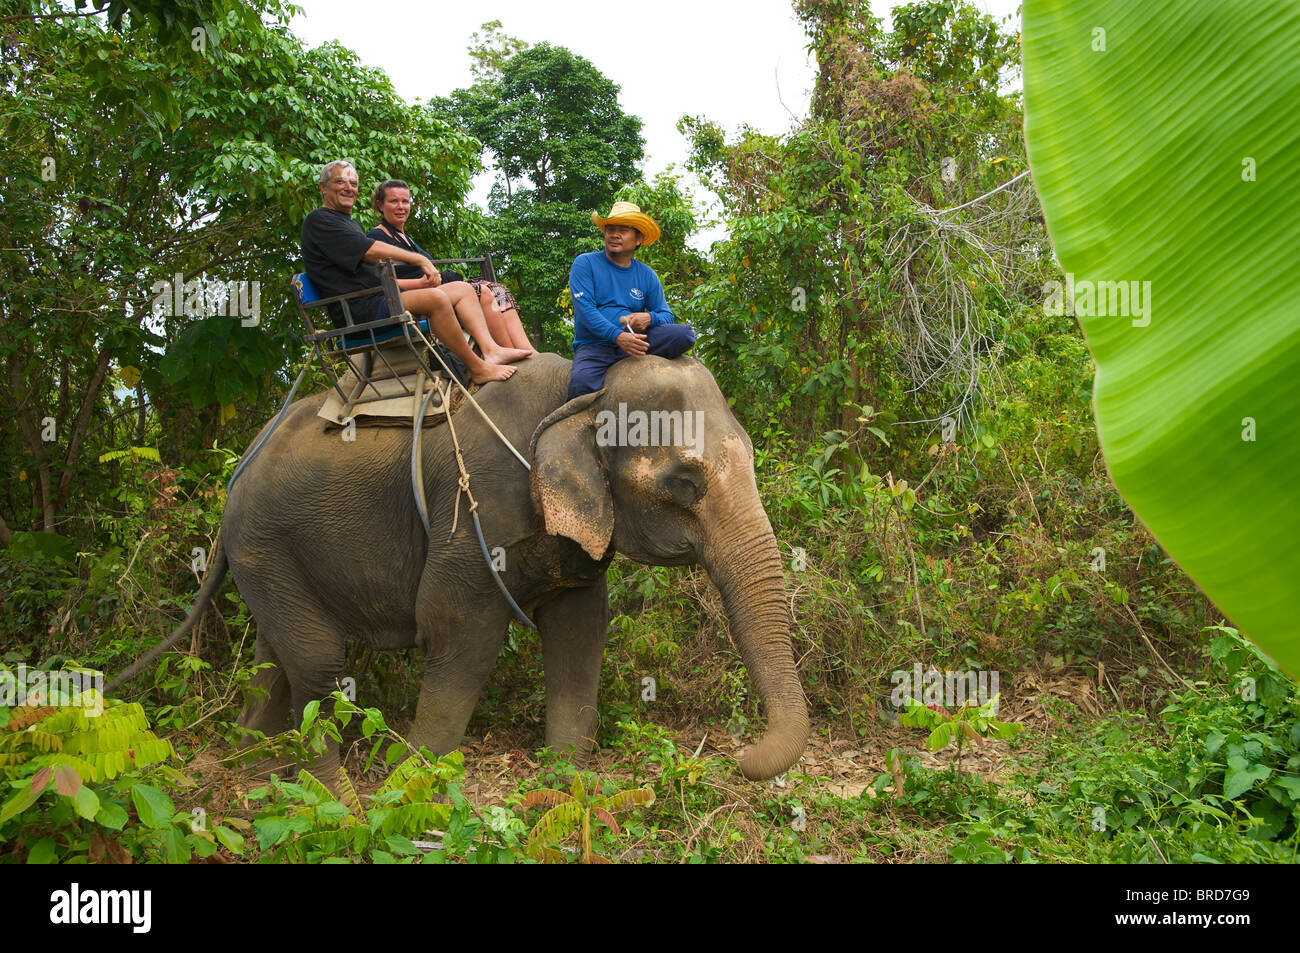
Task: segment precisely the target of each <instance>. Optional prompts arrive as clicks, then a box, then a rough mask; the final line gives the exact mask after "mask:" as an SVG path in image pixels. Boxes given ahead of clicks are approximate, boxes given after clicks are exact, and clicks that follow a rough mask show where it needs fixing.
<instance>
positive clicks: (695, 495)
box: [663, 467, 709, 508]
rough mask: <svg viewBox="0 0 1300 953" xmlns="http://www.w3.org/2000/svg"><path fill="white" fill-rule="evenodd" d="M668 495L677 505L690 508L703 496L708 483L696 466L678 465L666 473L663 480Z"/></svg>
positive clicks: (706, 490)
mask: <svg viewBox="0 0 1300 953" xmlns="http://www.w3.org/2000/svg"><path fill="white" fill-rule="evenodd" d="M663 483H664V488H665V489H666V490H667V491H668V495H669V496H671V497H672V498H673V501H674V502H675V503H677V504H678V505H679V506H684V507H687V508H690V507H692V506H694V505H695V504H696V503H698V502H700V500H701V499H702V498H703V497H704V494H705V493H706V492H708V489H709V485H708V482H707V481H706V479H705V476H704V473H703V472H702V471H701V470H700V469H699V468H698V467H680V468H678V469H675V470H674V471H673V472H671V473H669V474H667V475H666V476H665V477H664V480H663Z"/></svg>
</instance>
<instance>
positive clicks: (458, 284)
mask: <svg viewBox="0 0 1300 953" xmlns="http://www.w3.org/2000/svg"><path fill="white" fill-rule="evenodd" d="M428 290H433V291H441V292H442V293H443V294H445V295H446V296H447V298H448V300H450V301H451V305H452V307H453V308H454V309H455V311H456V318H457V320H459V321H460V323H461V326H462V327H463V328H464V329H465V330H466V331H468V332H469V333H470V334H471V335H472V336H473V338H474V340H475V341H477V342H478V347H479V350H480V351H482V352H483V360H485V361H487V362H488V363H489V364H513V363H514V362H515V361H519V360H523V359H524V358H525V357H528V356H530V355H531V354H532V353H533V352H532V351H529V350H525V349H524V348H517V347H511V346H510V345H508V344H501V343H500V342H499V341H498V340H497V339H496V338H495V337H494V335H493V334H492V332H491V330H490V329H489V328H488V323H487V319H486V318H485V317H484V316H483V308H482V306H481V305H480V304H479V303H478V296H477V295H475V294H474V289H473V288H471V287H470V286H469V285H468V284H467V283H466V282H464V281H449V282H447V283H446V284H444V285H442V286H440V287H438V288H433V289H428ZM506 340H507V341H508V340H509V338H508V337H507V339H506Z"/></svg>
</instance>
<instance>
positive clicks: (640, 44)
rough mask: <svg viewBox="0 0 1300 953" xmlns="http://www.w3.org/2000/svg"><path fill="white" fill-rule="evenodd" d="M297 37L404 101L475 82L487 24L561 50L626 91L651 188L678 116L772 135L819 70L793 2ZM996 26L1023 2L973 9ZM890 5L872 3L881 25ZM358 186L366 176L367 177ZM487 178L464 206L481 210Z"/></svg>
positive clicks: (398, 2)
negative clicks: (367, 69)
mask: <svg viewBox="0 0 1300 953" xmlns="http://www.w3.org/2000/svg"><path fill="white" fill-rule="evenodd" d="M296 2H297V3H298V5H299V6H301V7H302V8H303V9H304V10H305V14H304V15H303V16H300V17H296V18H295V19H294V21H293V24H292V27H293V30H294V32H295V33H297V34H298V35H299V36H300V37H302V38H303V39H304V40H306V41H307V42H308V43H309V44H311V45H313V46H314V45H317V44H319V43H323V42H325V41H327V40H331V39H333V40H338V41H339V42H341V43H343V44H344V45H345V46H348V47H349V48H351V49H353V50H355V51H356V52H357V54H358V55H359V56H360V58H361V60H362V62H364V63H366V64H367V65H369V66H377V67H380V68H382V69H383V70H384V71H385V72H386V73H387V74H388V76H389V78H390V79H391V80H392V81H393V85H394V86H395V87H396V89H397V91H398V93H399V94H400V95H401V96H403V97H405V98H406V99H407V100H408V101H414V100H416V99H429V98H430V97H433V96H441V95H446V94H447V93H450V92H451V91H452V90H453V89H456V88H457V87H460V86H468V85H469V83H470V82H471V76H470V72H469V64H470V60H469V56H468V55H467V54H466V52H465V51H466V49H467V48H468V46H469V38H470V34H471V33H473V32H474V31H475V30H476V29H478V27H479V26H480V25H481V24H483V23H485V22H487V21H489V20H500V21H501V22H502V24H503V27H504V29H505V32H506V33H508V34H509V35H511V36H515V37H518V38H519V39H521V40H526V41H527V42H529V43H541V42H549V43H552V44H555V45H560V46H566V47H568V48H569V49H570V50H572V51H573V52H574V53H577V54H578V55H580V56H584V57H586V58H587V59H589V60H591V62H592V63H594V64H595V65H596V67H597V69H599V70H600V71H601V72H603V73H604V74H605V75H606V76H608V77H609V78H610V79H612V80H613V81H614V82H615V83H617V84H618V85H619V86H620V87H621V88H622V94H621V96H620V102H621V104H622V107H623V109H624V111H625V112H629V113H632V114H633V115H635V116H639V117H640V118H641V120H642V122H643V123H644V129H643V131H642V134H643V135H644V136H645V140H646V160H645V162H644V163H642V166H643V171H644V172H645V173H646V175H647V177H650V176H653V175H654V174H655V173H657V172H659V171H661V170H663V169H664V168H666V167H667V166H668V165H669V164H673V163H675V164H676V165H678V166H679V167H680V166H682V165H683V164H684V162H685V160H686V156H687V143H686V140H685V139H684V138H683V137H682V136H681V135H679V134H678V132H677V129H676V126H677V120H678V119H679V118H680V117H681V116H682V115H683V114H689V115H699V116H705V117H707V118H709V119H712V120H714V121H716V122H718V123H720V124H721V125H722V126H723V128H724V129H726V130H727V131H728V133H729V134H734V132H735V131H736V130H737V129H739V128H740V127H741V126H743V125H745V124H748V125H750V126H753V127H754V128H756V129H759V130H761V131H763V132H766V133H772V134H779V133H782V132H785V131H786V130H787V129H789V128H790V126H791V125H792V123H794V122H795V121H796V120H797V119H802V118H803V117H804V116H805V115H806V114H807V110H808V99H809V96H810V94H811V92H812V85H813V81H814V78H815V75H816V73H815V68H814V64H813V62H812V61H811V58H810V57H809V56H808V54H807V52H806V50H805V47H806V45H807V38H806V37H805V35H804V32H803V29H802V28H801V27H800V25H799V23H798V21H796V20H795V17H794V12H793V7H792V4H791V3H790V0H744V2H738V0H723V2H717V0H657V2H655V3H653V4H649V3H625V4H621V5H615V4H612V3H610V2H609V0H565V2H561V3H547V2H544V0H484V2H481V3H464V4H461V3H457V4H445V3H430V2H428V0H361V2H359V0H296ZM975 4H976V6H978V7H981V8H983V9H985V10H987V11H988V12H989V13H991V14H992V15H993V16H995V17H998V18H1001V17H1002V16H1004V15H1007V14H1014V13H1015V12H1016V10H1017V8H1018V7H1019V4H1020V0H975ZM894 5H895V4H894V3H893V2H890V0H872V8H873V9H874V10H875V12H876V14H877V15H881V14H882V13H883V14H887V13H888V10H889V9H890V8H892V7H893V6H894ZM363 178H364V172H363ZM490 184H491V176H490V175H489V176H483V177H482V178H481V181H480V182H479V183H477V188H476V189H475V192H474V195H473V196H472V198H473V199H474V200H475V201H477V202H478V203H479V204H481V205H482V204H485V202H486V197H487V189H488V186H489V185H490Z"/></svg>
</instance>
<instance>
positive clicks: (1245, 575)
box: [1024, 0, 1300, 677]
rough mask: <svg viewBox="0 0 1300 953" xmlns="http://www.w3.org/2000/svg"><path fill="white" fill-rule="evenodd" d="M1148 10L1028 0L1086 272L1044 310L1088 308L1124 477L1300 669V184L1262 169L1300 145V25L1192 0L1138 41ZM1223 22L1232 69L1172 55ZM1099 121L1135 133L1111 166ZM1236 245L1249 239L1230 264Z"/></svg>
mask: <svg viewBox="0 0 1300 953" xmlns="http://www.w3.org/2000/svg"><path fill="white" fill-rule="evenodd" d="M1129 11H1130V7H1129V5H1128V4H1126V3H1123V2H1117V0H1107V2H1102V3H1097V4H1090V5H1089V7H1088V8H1087V10H1086V12H1085V11H1083V10H1081V9H1080V8H1078V7H1072V6H1069V5H1061V4H1057V3H1052V2H1044V0H1027V2H1026V3H1025V5H1024V24H1025V44H1024V56H1025V91H1026V103H1027V108H1028V112H1027V115H1026V125H1025V132H1026V142H1027V144H1028V146H1029V148H1030V150H1031V151H1032V153H1033V157H1034V179H1035V183H1036V185H1037V187H1038V190H1039V194H1040V196H1041V199H1042V208H1043V214H1044V217H1045V219H1046V221H1047V222H1048V223H1049V225H1050V226H1051V230H1052V239H1053V243H1054V246H1055V250H1056V252H1057V254H1058V256H1059V259H1060V262H1061V264H1062V266H1063V268H1064V269H1065V270H1066V273H1067V275H1068V276H1069V281H1068V282H1067V283H1065V284H1058V285H1057V286H1056V287H1055V289H1051V290H1049V289H1047V288H1045V289H1044V291H1045V293H1046V294H1047V295H1048V298H1047V300H1046V301H1045V302H1044V307H1051V308H1052V309H1054V310H1057V311H1058V312H1060V311H1065V312H1068V313H1070V314H1073V315H1077V317H1078V320H1079V323H1080V325H1081V326H1082V328H1083V331H1084V333H1085V334H1086V335H1087V341H1088V345H1089V347H1090V348H1091V350H1092V353H1093V355H1094V357H1095V358H1096V362H1097V375H1096V386H1095V393H1094V404H1095V407H1096V412H1097V421H1098V433H1099V434H1100V435H1101V438H1102V449H1103V450H1104V451H1105V454H1106V463H1107V468H1108V470H1109V472H1110V475H1111V477H1112V479H1113V480H1114V481H1115V485H1116V487H1117V488H1118V489H1119V491H1120V492H1121V493H1123V494H1124V498H1125V500H1126V501H1127V502H1128V503H1129V504H1130V505H1131V506H1132V507H1133V510H1134V511H1135V512H1136V513H1137V514H1138V515H1139V516H1140V517H1141V518H1142V521H1143V523H1144V524H1145V525H1146V526H1147V527H1148V528H1149V529H1150V530H1151V532H1152V533H1153V534H1154V535H1155V537H1156V538H1157V539H1159V540H1160V542H1161V544H1162V545H1163V546H1164V547H1165V548H1166V549H1167V550H1168V551H1169V553H1170V554H1171V555H1172V556H1174V558H1176V559H1177V560H1178V562H1179V564H1180V565H1181V566H1182V567H1183V569H1184V570H1185V571H1186V572H1187V574H1188V575H1189V576H1191V578H1193V579H1195V580H1196V582H1197V584H1198V585H1199V586H1200V587H1201V588H1202V589H1204V590H1205V592H1206V594H1207V595H1209V596H1210V598H1212V599H1214V600H1215V602H1216V603H1218V604H1219V605H1220V606H1221V607H1222V609H1223V610H1224V611H1225V612H1226V613H1227V614H1228V615H1230V616H1231V617H1232V618H1233V619H1234V620H1235V621H1236V623H1237V624H1238V625H1240V626H1241V628H1242V630H1243V631H1244V632H1246V633H1247V634H1248V635H1249V636H1250V637H1251V638H1253V639H1255V640H1256V641H1257V642H1258V643H1259V644H1260V645H1261V646H1262V647H1263V648H1264V649H1265V650H1266V651H1268V652H1269V653H1270V654H1271V655H1272V656H1273V657H1274V658H1276V659H1277V660H1278V662H1279V663H1281V665H1282V667H1283V668H1284V669H1285V670H1287V671H1288V672H1290V673H1291V675H1292V676H1293V677H1300V628H1297V626H1296V613H1295V602H1294V598H1293V583H1294V580H1295V578H1296V576H1297V574H1300V554H1297V550H1296V547H1295V546H1294V539H1295V531H1296V521H1295V519H1294V517H1293V516H1292V514H1294V513H1296V512H1297V511H1298V510H1300V488H1298V487H1297V484H1296V481H1294V480H1292V479H1290V478H1289V477H1285V476H1282V475H1283V474H1292V473H1295V472H1296V470H1297V469H1298V468H1300V398H1298V397H1297V395H1296V390H1295V388H1294V387H1293V386H1292V385H1291V384H1290V381H1291V380H1293V379H1295V378H1296V376H1297V375H1298V374H1300V349H1297V348H1296V346H1295V338H1294V334H1295V304H1294V302H1295V293H1296V287H1297V284H1298V283H1300V269H1297V267H1296V261H1295V254H1294V249H1295V246H1296V244H1297V242H1298V241H1300V189H1296V188H1295V187H1294V184H1293V183H1291V182H1290V181H1287V182H1286V183H1281V182H1279V183H1277V185H1278V187H1277V188H1272V187H1269V186H1267V185H1264V183H1265V176H1264V175H1263V174H1260V175H1259V176H1258V178H1259V182H1256V178H1257V173H1256V160H1257V159H1258V161H1259V164H1260V165H1261V166H1262V165H1265V164H1272V163H1277V164H1278V166H1279V167H1283V168H1285V167H1289V166H1290V165H1291V164H1293V163H1295V162H1296V161H1300V142H1298V141H1297V140H1296V139H1295V138H1294V137H1292V136H1288V135H1285V134H1284V133H1283V132H1282V125H1283V124H1282V123H1280V122H1279V120H1280V117H1281V113H1280V112H1279V111H1278V110H1279V106H1278V104H1279V103H1281V102H1283V101H1285V100H1286V99H1288V98H1290V97H1292V96H1294V95H1295V93H1296V91H1297V89H1300V73H1297V71H1296V69H1295V66H1294V65H1293V64H1295V63H1296V59H1297V54H1300V36H1298V35H1297V32H1296V31H1295V30H1274V29H1271V28H1270V26H1269V24H1268V22H1267V21H1261V20H1256V19H1251V18H1246V19H1242V18H1239V17H1237V16H1234V12H1233V11H1232V10H1231V9H1229V8H1227V7H1225V6H1224V5H1222V4H1219V3H1216V2H1214V0H1187V2H1185V3H1177V4H1167V5H1163V6H1161V7H1160V22H1161V28H1160V30H1159V32H1158V34H1157V35H1153V36H1152V37H1151V41H1152V42H1150V43H1149V44H1142V46H1143V48H1142V49H1141V50H1140V52H1139V51H1138V50H1137V48H1136V47H1137V46H1138V45H1139V44H1137V43H1133V42H1130V38H1132V37H1136V36H1140V35H1142V31H1141V28H1140V27H1137V26H1136V25H1135V24H1134V23H1133V22H1132V21H1129V22H1126V23H1124V24H1123V25H1119V24H1118V23H1117V22H1116V21H1115V20H1114V19H1109V18H1118V19H1120V20H1123V18H1124V17H1125V16H1126V15H1127V14H1128V13H1129ZM1101 23H1110V24H1112V27H1111V30H1110V32H1109V33H1107V31H1106V30H1105V29H1104V28H1102V27H1100V26H1099V24H1101ZM1210 35H1212V36H1215V37H1216V42H1217V43H1218V44H1219V50H1220V52H1219V54H1218V55H1220V56H1221V57H1222V61H1223V62H1224V63H1225V64H1231V65H1230V68H1229V69H1227V70H1226V71H1223V72H1216V73H1215V74H1214V75H1212V76H1211V75H1209V74H1207V73H1206V72H1205V71H1203V70H1196V69H1189V70H1186V71H1181V72H1180V73H1179V75H1178V76H1177V77H1176V78H1175V79H1172V80H1171V78H1170V76H1169V75H1168V73H1167V71H1165V70H1164V69H1162V68H1160V67H1159V66H1158V65H1157V64H1160V63H1169V62H1179V61H1185V60H1186V59H1187V58H1189V57H1194V56H1195V55H1196V53H1197V51H1198V50H1199V49H1200V48H1201V44H1202V42H1203V38H1204V37H1205V36H1210ZM1076 37H1083V38H1085V39H1084V42H1083V44H1082V45H1081V46H1076V43H1075V38H1076ZM1275 64H1287V66H1286V68H1284V69H1275V68H1274V65H1275ZM1157 90H1158V91H1159V93H1158V94H1157V93H1156V91H1157ZM1230 90H1241V91H1242V94H1241V95H1237V94H1236V93H1235V92H1229V91H1230ZM1099 136H1105V137H1107V138H1108V139H1111V140H1112V141H1114V142H1115V143H1116V144H1117V148H1116V150H1115V151H1114V153H1113V154H1112V155H1110V156H1108V158H1107V161H1106V162H1105V163H1099V162H1097V161H1096V152H1095V150H1094V149H1093V147H1092V143H1095V142H1096V141H1097V139H1098V137H1099ZM1189 142H1197V143H1201V144H1202V146H1201V147H1200V148H1196V149H1189V148H1187V143H1189ZM1246 143H1249V144H1250V148H1249V149H1246V148H1244V145H1245V144H1246ZM1265 156H1267V158H1265ZM1117 168H1123V169H1129V170H1132V173H1133V174H1130V175H1120V176H1116V175H1113V174H1112V172H1111V170H1113V169H1117ZM1212 169H1222V170H1224V172H1223V174H1216V173H1212V172H1211V171H1210V170H1212ZM1172 182H1176V183H1178V184H1179V192H1180V193H1182V196H1183V197H1180V198H1175V197H1174V195H1172V194H1171V193H1170V192H1169V191H1168V189H1167V186H1168V184H1169V183H1172ZM1257 185H1263V186H1264V187H1262V188H1257V187H1256V186H1257ZM1153 196H1158V197H1159V198H1160V201H1151V198H1152V197H1153ZM1211 222H1212V224H1211ZM1099 234H1105V235H1108V236H1110V238H1109V239H1108V240H1107V241H1105V242H1098V241H1096V236H1097V235H1099ZM1225 246H1230V247H1239V248H1249V249H1250V254H1248V255H1244V256H1242V259H1241V261H1240V264H1239V267H1236V268H1231V269H1224V268H1220V267H1218V262H1219V256H1218V255H1217V254H1216V252H1215V250H1216V249H1217V248H1222V247H1225ZM1160 289H1163V290H1160ZM1153 296H1154V297H1153ZM1229 298H1231V299H1233V300H1234V301H1235V303H1234V306H1233V307H1232V308H1230V309H1228V310H1227V313H1226V315H1225V312H1224V308H1223V306H1222V302H1223V301H1224V300H1226V299H1229ZM1153 301H1154V302H1156V303H1154V304H1153ZM1282 514H1285V515H1282Z"/></svg>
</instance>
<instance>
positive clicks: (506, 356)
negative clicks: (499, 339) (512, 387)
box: [483, 345, 536, 379]
mask: <svg viewBox="0 0 1300 953" xmlns="http://www.w3.org/2000/svg"><path fill="white" fill-rule="evenodd" d="M535 353H536V352H535V351H525V350H524V349H523V348H520V347H501V346H500V345H497V346H496V347H494V348H492V349H491V350H490V351H484V352H483V360H485V361H487V362H488V363H489V364H513V363H514V362H515V361H522V360H523V359H524V358H526V357H531V356H532V355H533V354H535ZM503 379H504V378H503Z"/></svg>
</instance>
